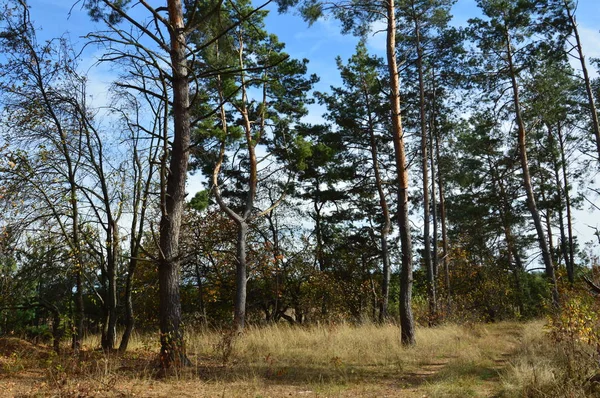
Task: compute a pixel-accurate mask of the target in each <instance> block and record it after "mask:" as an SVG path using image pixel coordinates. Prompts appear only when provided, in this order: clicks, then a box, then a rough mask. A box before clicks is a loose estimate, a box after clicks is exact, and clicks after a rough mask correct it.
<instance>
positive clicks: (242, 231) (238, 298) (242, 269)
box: [233, 221, 248, 333]
mask: <svg viewBox="0 0 600 398" xmlns="http://www.w3.org/2000/svg"><path fill="white" fill-rule="evenodd" d="M247 236H248V224H247V223H246V222H245V221H241V222H239V223H238V240H237V250H236V257H237V265H236V273H235V281H236V284H235V302H234V316H233V324H234V327H235V329H236V331H237V332H238V333H239V332H242V331H243V330H244V326H245V323H246V285H247V276H246V273H247V264H246V239H247Z"/></svg>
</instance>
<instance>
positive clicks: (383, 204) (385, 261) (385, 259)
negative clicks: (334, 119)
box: [363, 83, 391, 322]
mask: <svg viewBox="0 0 600 398" xmlns="http://www.w3.org/2000/svg"><path fill="white" fill-rule="evenodd" d="M363 96H364V100H365V104H366V107H367V115H368V126H369V143H370V146H371V162H372V164H373V174H374V176H375V186H376V187H377V194H378V195H379V208H380V209H381V214H382V215H383V225H382V226H381V263H382V273H383V278H382V282H381V302H380V304H379V322H383V321H385V319H386V318H387V316H388V304H389V295H390V294H389V289H390V277H391V267H390V254H389V245H388V236H389V234H390V228H391V217H390V210H389V206H388V203H387V199H386V197H385V191H384V190H383V184H384V181H383V178H382V177H381V170H380V168H379V154H378V150H377V139H376V137H375V126H374V124H375V123H374V121H373V115H372V113H371V112H372V111H371V101H370V97H369V92H368V89H367V86H366V83H365V84H364V85H363Z"/></svg>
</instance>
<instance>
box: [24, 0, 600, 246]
mask: <svg viewBox="0 0 600 398" xmlns="http://www.w3.org/2000/svg"><path fill="white" fill-rule="evenodd" d="M74 1H75V0H29V4H30V6H31V16H32V20H33V21H34V23H35V26H36V27H38V28H40V29H41V31H40V32H39V33H38V38H39V39H48V38H52V37H57V36H60V35H63V34H65V33H67V34H68V35H69V36H70V38H71V41H72V42H73V44H74V46H75V48H78V47H80V46H83V44H84V43H85V39H84V38H83V37H82V36H84V35H85V34H86V33H88V32H90V31H93V30H95V29H102V26H101V25H99V24H95V23H93V22H92V21H91V20H90V19H89V17H88V16H87V14H86V12H85V10H82V9H81V6H80V4H78V5H75V6H73V3H74ZM134 1H135V0H134ZM150 3H151V4H154V5H157V6H160V5H163V4H164V3H165V1H164V0H163V1H156V0H154V1H152V0H151V1H150ZM255 3H256V4H262V3H259V2H258V1H256V0H255ZM270 9H271V10H272V11H271V13H270V15H269V17H268V19H267V30H268V31H269V32H271V33H274V34H276V35H277V36H279V39H280V40H281V41H282V42H284V43H286V51H287V52H288V53H289V54H290V55H291V56H292V57H294V58H308V59H310V64H309V73H316V74H317V75H318V76H319V77H320V79H321V81H320V82H319V83H318V84H317V86H316V87H315V88H316V89H317V90H320V91H325V90H327V89H328V88H329V87H330V86H331V85H339V84H340V78H339V74H338V71H337V68H336V65H335V58H336V57H337V56H341V57H342V59H343V60H344V61H346V60H347V59H348V58H349V57H350V56H351V55H352V54H353V53H354V49H355V46H356V43H357V39H356V38H354V37H352V36H348V35H342V34H341V33H340V29H339V24H338V23H337V22H336V21H335V20H334V19H321V20H319V21H317V22H316V23H315V24H313V26H311V27H310V28H309V27H308V26H307V24H306V23H305V22H304V21H303V20H302V19H301V18H300V17H299V16H298V15H296V14H295V13H293V12H292V13H289V14H285V15H280V14H278V13H277V12H276V11H275V6H274V5H273V6H270ZM452 14H453V16H454V19H453V21H452V23H453V24H454V25H457V26H459V25H465V24H466V21H467V20H468V19H469V18H472V17H475V16H478V14H479V12H478V9H477V7H476V2H475V0H458V1H457V2H456V4H455V5H454V7H453V10H452ZM576 15H577V21H578V23H579V31H580V35H581V38H582V41H583V46H584V51H585V54H586V57H587V59H588V60H589V59H590V58H593V57H597V58H600V33H599V30H600V1H599V0H579V4H578V9H577V11H576ZM384 45H385V35H384V33H379V34H374V35H372V36H371V37H370V39H369V42H368V46H369V49H370V51H371V52H373V53H376V54H379V55H381V56H383V55H384ZM99 54H100V53H99V51H98V50H97V49H95V48H91V47H88V48H87V50H86V51H85V52H84V59H82V62H81V67H82V69H83V70H86V71H87V73H88V77H89V83H90V87H89V89H88V92H90V93H91V95H92V96H93V98H94V101H95V102H96V104H97V105H103V104H105V103H107V102H108V101H109V99H108V97H107V91H108V86H109V84H110V83H111V81H112V80H113V79H114V77H115V73H114V71H112V70H111V69H110V67H108V66H102V67H97V66H94V63H95V59H96V58H95V57H96V56H97V55H99ZM588 63H589V61H588ZM573 65H574V67H577V64H576V63H573ZM591 69H592V70H593V68H591ZM593 73H594V75H595V74H596V72H595V71H594V72H593ZM322 113H323V110H322V109H321V108H319V107H318V106H317V105H315V106H312V107H311V115H310V116H309V118H308V120H309V121H319V120H320V119H321V114H322ZM199 189H201V183H200V181H199V180H198V177H194V178H192V179H191V181H190V187H189V191H190V192H191V193H192V194H193V193H194V192H196V191H197V190H199ZM577 218H578V219H580V220H582V219H585V220H586V221H587V223H588V224H592V225H596V226H598V225H600V215H597V214H594V215H591V216H590V214H589V213H586V212H578V215H577ZM576 230H577V234H578V235H580V236H581V240H582V242H585V241H589V240H591V239H594V237H593V235H592V231H591V229H590V228H588V227H587V226H586V225H585V224H583V223H578V224H576Z"/></svg>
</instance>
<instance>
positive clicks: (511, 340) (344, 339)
mask: <svg viewBox="0 0 600 398" xmlns="http://www.w3.org/2000/svg"><path fill="white" fill-rule="evenodd" d="M542 328H543V324H542V323H539V322H538V323H534V324H520V323H498V324H490V325H478V324H477V325H463V326H442V327H435V328H422V329H419V332H418V334H417V346H416V347H412V348H403V347H402V346H400V345H399V343H398V342H397V341H396V340H397V339H398V330H397V328H396V327H394V326H393V325H388V326H384V327H379V326H375V325H371V326H348V325H342V326H327V327H315V328H291V327H267V328H255V329H252V330H250V331H248V332H247V334H246V335H244V336H241V337H239V338H238V339H237V341H230V339H229V338H228V336H227V334H225V333H221V334H219V333H217V332H212V333H210V332H206V333H200V334H197V335H195V336H194V337H193V338H191V342H190V343H188V351H189V357H190V360H191V361H192V363H193V366H191V367H189V368H186V369H183V370H181V371H179V372H172V373H171V374H169V375H167V376H164V375H160V372H159V371H158V366H157V361H156V352H155V348H156V347H155V345H156V343H155V342H153V340H152V338H151V337H148V338H147V340H144V339H142V338H140V339H139V340H138V342H137V343H136V344H135V345H134V347H133V348H132V349H131V350H130V351H128V352H127V353H126V354H123V355H120V354H117V353H112V354H105V353H103V352H101V351H98V350H94V349H93V348H92V347H93V346H94V345H96V342H95V341H93V340H91V341H89V342H88V343H87V344H86V345H85V347H86V350H84V351H83V352H82V353H81V354H80V356H79V357H74V356H73V355H72V354H71V353H69V352H68V351H67V352H65V354H64V355H61V356H56V355H54V354H53V353H52V351H51V349H50V347H46V346H41V345H38V346H35V345H33V344H31V343H28V342H26V341H24V340H20V339H17V338H3V339H0V355H1V356H0V396H6V397H36V396H39V397H173V398H175V397H254V398H258V397H419V398H421V397H469V396H471V397H494V396H499V394H500V393H501V391H502V389H503V377H504V376H503V375H504V374H505V373H506V370H507V368H508V367H509V366H510V364H511V360H512V358H514V357H515V356H516V355H517V352H518V347H519V344H520V342H521V340H522V338H523V333H524V330H526V329H528V330H532V329H540V333H542V332H541V329H542Z"/></svg>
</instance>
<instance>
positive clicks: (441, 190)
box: [433, 130, 452, 308]
mask: <svg viewBox="0 0 600 398" xmlns="http://www.w3.org/2000/svg"><path fill="white" fill-rule="evenodd" d="M433 133H434V140H435V160H436V163H437V164H438V173H437V174H438V192H439V198H440V224H441V227H442V264H443V266H444V280H445V282H446V290H447V294H448V308H450V302H451V300H452V289H451V286H450V259H449V258H448V256H449V250H448V228H447V226H446V200H445V198H444V176H443V174H442V170H441V167H440V158H441V154H440V139H439V134H438V132H437V130H433Z"/></svg>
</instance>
